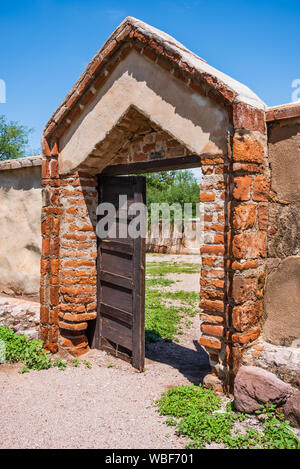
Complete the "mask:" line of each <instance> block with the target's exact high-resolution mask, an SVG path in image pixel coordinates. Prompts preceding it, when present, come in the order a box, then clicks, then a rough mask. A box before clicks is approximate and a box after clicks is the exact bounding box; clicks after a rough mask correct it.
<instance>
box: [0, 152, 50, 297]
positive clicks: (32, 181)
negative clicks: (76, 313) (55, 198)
mask: <svg viewBox="0 0 300 469" xmlns="http://www.w3.org/2000/svg"><path fill="white" fill-rule="evenodd" d="M41 162H42V157H30V158H21V159H18V160H10V161H4V162H1V163H0V293H6V294H9V295H12V296H16V295H25V296H37V297H38V294H39V288H40V257H41V244H42V243H41V209H42V185H41Z"/></svg>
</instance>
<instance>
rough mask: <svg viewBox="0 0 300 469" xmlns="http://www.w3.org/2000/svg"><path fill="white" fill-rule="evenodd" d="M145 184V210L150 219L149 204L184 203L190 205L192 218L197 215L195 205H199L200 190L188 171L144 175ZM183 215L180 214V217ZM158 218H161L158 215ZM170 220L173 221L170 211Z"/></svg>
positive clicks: (172, 213) (172, 214)
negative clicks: (146, 209)
mask: <svg viewBox="0 0 300 469" xmlns="http://www.w3.org/2000/svg"><path fill="white" fill-rule="evenodd" d="M144 176H145V177H146V183H147V208H148V215H149V217H150V213H151V204H153V203H156V204H161V203H167V204H169V205H172V204H174V203H177V204H181V206H182V208H183V205H184V204H185V203H191V204H192V217H195V216H196V215H197V213H196V204H198V203H199V200H200V199H199V198H200V188H199V183H198V182H197V179H196V178H195V176H194V175H193V173H192V171H190V170H180V171H163V172H160V173H150V174H144ZM183 215H184V213H183V212H182V216H183ZM159 218H160V219H161V218H163V216H162V214H160V216H159ZM171 220H172V221H174V212H173V211H171Z"/></svg>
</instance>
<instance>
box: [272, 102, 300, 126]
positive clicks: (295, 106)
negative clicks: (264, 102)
mask: <svg viewBox="0 0 300 469" xmlns="http://www.w3.org/2000/svg"><path fill="white" fill-rule="evenodd" d="M293 117H300V102H298V103H288V104H281V105H280V106H273V107H269V108H268V109H267V110H266V122H272V121H277V120H281V119H291V118H293Z"/></svg>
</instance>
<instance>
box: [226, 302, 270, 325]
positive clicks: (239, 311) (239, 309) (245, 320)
mask: <svg viewBox="0 0 300 469" xmlns="http://www.w3.org/2000/svg"><path fill="white" fill-rule="evenodd" d="M262 313H263V309H262V303H261V302H260V301H256V302H255V303H248V304H245V305H241V306H235V307H234V308H233V311H232V324H233V327H234V328H235V329H236V330H237V331H239V332H244V331H246V330H247V329H249V328H250V327H253V326H255V325H256V324H257V323H258V322H259V320H260V318H261V316H262Z"/></svg>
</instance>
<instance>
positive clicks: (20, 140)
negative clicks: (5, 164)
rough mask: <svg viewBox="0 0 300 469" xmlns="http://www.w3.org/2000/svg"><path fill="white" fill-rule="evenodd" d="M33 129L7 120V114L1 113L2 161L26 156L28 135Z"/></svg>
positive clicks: (0, 158)
mask: <svg viewBox="0 0 300 469" xmlns="http://www.w3.org/2000/svg"><path fill="white" fill-rule="evenodd" d="M31 132H32V129H28V128H27V127H25V126H23V125H20V124H18V122H13V121H11V122H7V121H6V119H5V116H3V115H0V161H3V160H9V159H15V158H20V157H22V156H25V153H26V148H27V144H28V137H29V135H30V133H31Z"/></svg>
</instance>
